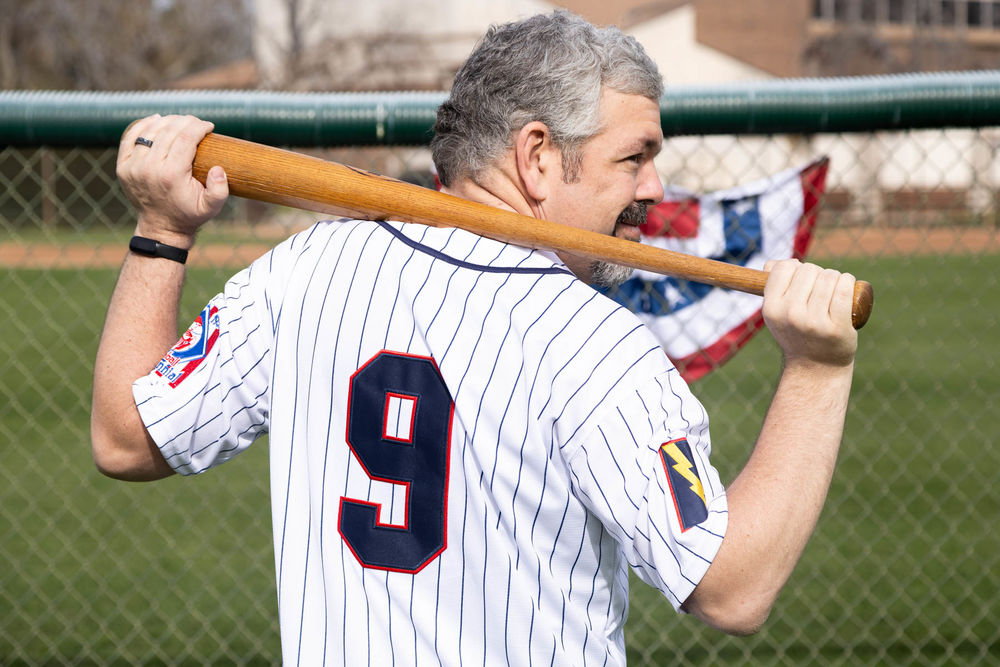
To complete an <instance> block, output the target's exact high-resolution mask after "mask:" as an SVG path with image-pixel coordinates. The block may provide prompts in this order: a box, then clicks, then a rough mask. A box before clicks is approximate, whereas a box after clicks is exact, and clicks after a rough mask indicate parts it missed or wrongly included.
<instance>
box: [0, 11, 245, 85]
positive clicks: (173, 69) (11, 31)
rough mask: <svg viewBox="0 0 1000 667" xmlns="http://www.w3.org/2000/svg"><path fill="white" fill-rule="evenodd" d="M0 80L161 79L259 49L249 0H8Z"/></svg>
mask: <svg viewBox="0 0 1000 667" xmlns="http://www.w3.org/2000/svg"><path fill="white" fill-rule="evenodd" d="M0 2H2V4H3V10H2V11H0V61H2V64H0V85H2V86H3V87H4V88H23V89H53V88H58V89H76V90H122V89H133V90H134V89H148V88H152V87H159V86H162V85H164V84H165V83H168V82H169V81H170V80H172V79H175V78H177V77H179V76H182V75H184V74H188V73H190V72H194V71H198V70H202V69H206V68H208V67H211V66H214V65H219V64H222V63H225V62H229V61H231V60H236V59H238V58H244V57H248V56H249V55H250V53H251V47H250V31H251V28H252V23H251V20H250V15H249V14H250V12H249V10H248V7H247V4H246V2H245V0H130V1H128V2H62V1H60V0H0Z"/></svg>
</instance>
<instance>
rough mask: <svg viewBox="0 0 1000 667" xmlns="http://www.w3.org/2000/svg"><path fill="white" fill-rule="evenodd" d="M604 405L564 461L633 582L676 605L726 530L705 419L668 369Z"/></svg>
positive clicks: (722, 495) (723, 502) (684, 386)
mask: <svg viewBox="0 0 1000 667" xmlns="http://www.w3.org/2000/svg"><path fill="white" fill-rule="evenodd" d="M609 403H610V404H611V407H609V408H607V409H606V410H605V411H604V412H603V414H602V416H601V417H600V418H599V419H598V422H597V424H596V425H595V427H594V428H593V429H592V430H591V431H590V432H589V434H588V435H587V437H586V438H585V440H584V441H583V443H582V444H581V445H580V447H579V448H578V449H577V450H576V451H575V452H574V454H573V456H572V458H571V459H570V461H569V464H570V468H571V470H572V474H573V481H574V486H575V489H576V493H577V494H578V495H579V497H580V498H581V499H582V501H583V502H584V503H585V504H587V506H588V508H589V509H590V510H591V511H592V512H593V513H594V514H595V515H597V516H598V517H599V518H600V520H601V521H602V523H603V524H604V526H605V528H606V529H607V530H608V531H609V532H610V533H611V534H612V535H613V536H614V537H615V539H616V540H617V541H618V543H619V544H620V545H621V547H622V550H623V553H624V555H625V558H626V559H627V561H628V563H629V565H630V566H631V567H632V569H633V570H634V571H635V572H636V574H637V575H638V576H639V578H641V579H642V580H643V581H645V582H646V583H648V584H650V585H652V586H654V587H655V588H657V589H659V590H660V591H662V592H663V593H664V595H665V596H666V597H667V598H668V599H669V600H670V601H671V603H672V604H673V606H674V608H675V609H679V608H680V605H681V604H683V602H684V600H686V599H687V597H688V596H689V595H690V594H691V592H692V591H693V590H694V588H695V586H697V584H698V582H699V581H700V580H701V578H702V576H704V574H705V572H706V571H707V570H708V566H709V565H710V564H711V562H712V559H713V558H714V557H715V554H716V553H717V552H718V550H719V546H720V545H721V544H722V538H723V537H724V535H725V532H726V526H727V519H728V510H727V504H726V494H725V489H724V488H723V486H722V483H721V481H720V478H719V474H718V472H717V471H716V469H715V468H714V467H713V466H712V464H711V462H710V460H709V455H710V453H711V444H710V438H709V431H708V415H707V413H706V412H705V409H704V408H703V407H702V405H701V403H700V402H699V401H698V400H697V399H696V398H695V397H694V396H693V395H692V394H691V392H690V390H689V389H688V386H687V383H686V382H684V380H683V379H682V378H681V377H680V375H679V373H678V372H677V370H676V369H675V368H673V367H669V369H668V370H665V371H662V372H660V373H658V374H656V375H654V376H652V377H649V378H648V379H647V380H645V381H644V382H640V383H638V384H637V385H634V386H632V387H629V388H627V389H623V390H622V391H620V392H616V393H615V394H614V395H613V400H611V401H610V402H609Z"/></svg>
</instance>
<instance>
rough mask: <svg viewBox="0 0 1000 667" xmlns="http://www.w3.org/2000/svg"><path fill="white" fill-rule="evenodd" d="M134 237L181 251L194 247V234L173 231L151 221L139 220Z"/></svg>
mask: <svg viewBox="0 0 1000 667" xmlns="http://www.w3.org/2000/svg"><path fill="white" fill-rule="evenodd" d="M134 234H135V236H138V237H141V238H147V239H152V240H154V241H156V242H158V243H162V244H163V245H168V246H173V247H174V248H180V249H181V250H190V249H191V248H192V247H194V241H195V235H194V233H193V232H192V233H186V232H178V231H174V230H173V229H171V228H170V227H169V226H167V225H162V224H155V223H153V222H152V221H149V220H146V219H143V218H139V223H138V224H137V225H136V226H135V232H134Z"/></svg>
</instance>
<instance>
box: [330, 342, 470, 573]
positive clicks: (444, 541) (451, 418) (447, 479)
mask: <svg viewBox="0 0 1000 667" xmlns="http://www.w3.org/2000/svg"><path fill="white" fill-rule="evenodd" d="M383 354H391V355H393V356H397V357H410V358H412V359H423V360H426V361H430V362H431V364H432V365H433V366H434V369H435V370H436V371H437V372H438V375H440V376H441V378H442V381H443V379H444V375H443V374H441V367H440V366H438V363H437V361H436V360H435V359H434V357H429V356H425V355H420V354H409V353H406V352H396V351H394V350H385V349H382V350H379V351H378V352H377V353H375V354H374V355H373V356H372V358H371V359H369V360H368V361H366V362H365V363H364V364H362V365H361V366H360V367H359V368H358V369H357V370H356V371H354V372H353V373H352V374H351V377H350V380H349V381H348V386H350V385H351V384H352V383H353V382H354V378H355V377H356V376H357V375H358V373H360V372H361V371H362V370H364V369H365V368H366V367H367V366H368V365H369V364H371V363H372V362H374V361H375V360H376V359H377V358H378V357H379V356H381V355H383ZM387 393H389V392H387ZM393 395H396V396H405V397H406V398H414V399H417V397H415V396H412V395H409V394H407V395H404V394H393ZM386 404H387V405H388V400H386ZM346 415H347V418H346V419H345V420H344V421H345V425H344V426H345V428H344V443H345V444H346V445H347V447H348V449H350V450H351V456H352V458H353V459H354V461H355V462H356V463H357V464H358V465H360V466H361V469H362V470H364V471H365V474H366V475H368V478H369V479H371V480H373V481H380V482H387V483H389V484H399V485H401V486H403V487H404V490H405V494H406V501H405V504H404V505H405V506H404V521H403V524H402V525H397V524H392V523H382V522H381V521H379V518H380V517H381V515H382V504H381V503H373V502H371V501H368V500H358V499H356V498H348V497H347V496H346V495H345V496H341V497H340V504H339V506H338V509H337V533H338V534H339V535H340V541H341V542H343V543H344V544H345V545H347V549H348V550H349V551H350V552H351V554H352V555H353V556H354V559H355V560H356V561H357V562H358V564H359V565H361V567H363V568H365V569H369V570H382V571H384V572H400V573H402V574H416V573H418V572H420V571H421V570H423V569H424V568H425V567H427V566H428V565H430V564H431V563H433V562H434V561H435V560H437V557H438V556H440V555H441V554H442V553H443V552H444V551H445V549H447V548H448V502H449V497H448V493H449V491H450V486H451V435H452V427H453V426H454V423H455V401H454V400H452V401H451V407H450V408H449V412H448V441H447V443H446V444H445V469H444V508H443V510H442V521H443V524H444V525H443V529H444V530H443V534H442V536H441V548H440V549H438V550H437V551H435V552H434V553H433V554H431V555H430V556H429V557H428V558H427V559H426V560H425V561H424V563H423V565H421V566H420V567H418V568H416V569H414V570H407V569H403V568H396V567H382V566H379V565H369V564H368V563H365V562H364V560H363V559H362V558H361V556H360V554H358V553H357V552H356V551H355V550H354V547H352V546H351V543H350V541H349V540H348V539H347V538H346V537H345V536H344V533H343V531H342V530H341V527H340V526H341V516H342V514H343V511H344V503H345V502H351V503H354V504H358V505H368V506H369V507H374V508H376V511H375V517H376V519H375V525H376V526H379V527H382V528H389V529H393V530H409V518H410V484H411V482H407V481H405V480H399V479H382V478H380V477H376V476H374V475H372V474H371V471H369V470H368V468H367V466H365V464H364V462H363V461H362V460H361V457H360V456H358V455H357V452H355V451H354V447H352V446H351V441H350V438H349V437H348V434H349V433H350V432H351V419H350V415H351V392H350V391H349V392H347V412H346ZM383 419H384V415H383ZM415 422H416V406H414V414H413V419H412V420H411V421H410V438H411V442H412V438H413V428H414V423H415ZM381 430H382V433H383V436H384V435H385V422H384V421H383V425H382V429H381ZM386 439H387V440H394V439H393V438H386ZM396 441H397V442H401V441H399V440H396ZM345 493H346V491H345Z"/></svg>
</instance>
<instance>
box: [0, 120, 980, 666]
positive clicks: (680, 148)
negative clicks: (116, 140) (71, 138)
mask: <svg viewBox="0 0 1000 667" xmlns="http://www.w3.org/2000/svg"><path fill="white" fill-rule="evenodd" d="M998 146H1000V130H998V129H997V128H993V127H986V128H966V129H948V130H944V129H936V130H910V131H897V132H882V131H880V132H857V133H844V134H840V133H827V134H815V135H774V136H769V137H753V136H747V137H741V136H735V135H733V136H711V137H709V136H693V137H691V136H689V137H677V138H673V139H668V141H667V142H666V143H665V147H664V151H663V154H662V155H661V157H660V159H659V161H658V167H659V169H660V171H661V174H662V177H663V180H664V182H665V183H667V184H670V185H677V186H683V187H685V188H688V189H690V190H694V191H699V192H705V191H709V190H714V189H719V188H728V187H732V186H735V185H739V184H741V183H745V182H748V181H750V180H754V179H757V178H760V177H762V176H766V175H768V174H772V173H775V172H777V171H780V170H782V169H785V168H789V167H794V166H799V165H801V164H803V163H804V162H806V161H808V160H810V159H812V158H814V157H816V156H819V155H827V156H829V157H830V167H829V175H828V178H827V187H826V194H825V197H824V198H823V200H822V204H821V210H820V213H819V217H818V222H817V226H816V232H815V238H814V241H813V243H812V246H811V247H810V250H809V258H810V259H812V260H814V261H817V262H819V263H821V264H825V265H829V266H834V267H837V268H842V269H846V270H850V271H852V272H854V273H855V274H856V275H858V276H859V277H862V278H865V279H867V280H869V281H870V282H872V283H873V284H874V286H875V290H876V305H875V310H874V313H873V316H872V319H871V321H870V322H869V323H868V325H867V326H866V327H865V328H864V329H863V330H862V332H861V348H860V353H859V358H858V364H857V373H856V380H855V386H854V391H853V395H852V404H851V407H850V412H849V415H848V422H847V428H846V434H845V437H844V445H843V449H842V453H841V456H840V461H839V465H838V470H837V473H836V475H835V478H834V481H833V487H832V489H831V492H830V496H829V500H828V503H827V506H826V509H825V511H824V514H823V516H822V517H821V520H820V523H819V526H818V529H817V531H816V534H815V536H814V537H813V539H812V541H811V542H810V544H809V546H808V548H807V551H806V553H805V555H804V557H803V560H802V562H801V563H800V565H799V567H798V568H797V570H796V571H795V573H794V574H793V576H792V579H791V581H790V582H789V584H788V586H787V588H786V589H785V591H784V592H783V594H782V596H781V597H780V599H779V601H778V603H777V606H776V608H775V611H774V612H773V614H772V617H771V619H770V620H769V621H768V624H767V625H766V626H765V627H764V629H763V630H762V631H761V632H760V633H759V634H757V635H755V636H753V637H749V638H731V637H726V636H723V635H721V634H719V633H717V632H715V631H712V630H709V629H706V628H703V627H701V626H700V625H699V624H698V623H697V622H696V621H695V620H694V619H692V618H689V617H686V616H677V615H675V614H674V613H673V611H672V609H671V608H670V606H669V604H668V603H667V602H666V601H665V600H663V599H662V598H661V597H660V596H659V595H658V594H656V593H654V592H653V591H652V590H651V589H649V588H647V587H645V585H643V584H641V583H640V582H638V581H636V582H634V586H633V595H632V606H631V614H630V620H629V624H628V628H627V634H626V636H627V642H628V650H629V659H630V663H631V664H634V665H665V664H681V665H696V664H697V665H708V664H826V665H841V664H851V665H853V664H918V665H932V664H949V665H950V664H983V663H988V662H992V661H997V660H1000V626H998V624H997V622H996V619H997V618H1000V601H998V599H1000V596H998V592H1000V587H998V583H1000V536H998V534H997V532H996V531H995V530H994V526H995V525H996V524H997V520H998V518H1000V495H998V493H997V491H996V489H995V487H994V486H993V485H994V484H995V483H997V480H998V477H1000V475H998V471H1000V444H998V442H997V436H998V434H1000V407H998V406H997V405H996V401H997V398H998V397H1000V380H998V378H1000V374H998V369H997V353H996V344H997V341H998V340H1000V323H998V313H1000V289H998V279H997V271H996V269H997V267H998V266H1000V265H998V259H1000V244H998V239H1000V218H998V215H1000V211H998V204H1000V199H998V197H1000V174H998V171H1000V164H998V161H997V159H996V157H997V150H998ZM310 152H315V153H317V154H321V155H323V156H325V157H329V158H330V159H334V160H336V161H338V162H344V163H348V164H352V165H355V166H358V167H362V168H364V169H368V170H371V171H375V172H379V173H385V174H390V175H394V176H397V177H402V178H405V179H409V180H414V181H421V182H424V183H427V182H428V179H429V173H430V172H429V167H430V161H429V156H428V154H427V151H426V150H425V149H422V148H403V147H388V148H368V149H341V150H335V151H322V152H321V151H318V150H314V151H310ZM114 162H115V150H114V149H110V148H86V147H66V148H54V147H45V146H41V147H40V146H19V147H18V146H7V147H4V148H2V149H0V285H2V290H0V317H2V318H3V321H4V322H5V326H4V327H3V328H2V331H0V363H2V366H3V373H2V375H0V452H2V457H0V534H2V540H0V563H2V564H3V567H2V568H0V663H2V664H11V665H13V664H31V665H41V664H46V665H48V664H160V663H163V664H274V663H277V662H278V661H279V659H280V658H279V656H280V652H279V643H278V628H277V611H276V607H277V606H276V601H275V591H274V574H273V556H272V547H271V532H270V514H269V499H268V473H267V452H266V443H263V442H261V443H257V445H255V446H254V447H252V448H251V449H250V450H249V451H248V452H247V453H246V454H245V455H243V456H241V457H238V458H237V459H236V460H234V461H233V462H231V463H229V464H228V465H226V466H225V467H224V468H223V469H221V470H219V471H216V472H212V473H210V474H208V475H203V476H199V477H198V478H195V479H185V480H181V479H179V478H172V479H168V480H164V481H161V482H157V483H155V484H128V483H122V482H115V481H112V480H109V479H105V478H102V477H101V476H100V475H99V474H98V473H97V471H96V469H95V468H94V466H93V464H92V461H91V458H90V449H89V447H90V443H89V433H88V429H89V406H90V391H91V378H92V376H93V360H94V356H95V352H96V347H97V341H98V337H99V335H100V329H101V324H102V321H103V316H104V310H105V308H106V305H107V301H108V298H109V295H110V293H111V290H112V287H113V285H114V281H115V278H116V274H117V267H118V266H119V264H120V262H121V260H122V258H123V257H124V254H125V246H126V244H127V240H128V238H129V236H130V234H131V229H132V226H133V224H134V220H133V216H132V212H131V210H130V207H129V204H128V202H127V201H125V199H124V197H123V195H122V193H121V191H120V189H119V187H118V185H117V183H116V181H115V177H114ZM317 217H318V216H317V215H315V214H310V213H303V212H301V211H294V210H290V209H283V208H278V207H274V206H269V205H264V204H259V203H255V202H249V201H245V200H236V201H232V202H230V203H229V204H228V205H227V208H226V210H225V211H224V213H223V215H222V216H221V218H220V220H219V221H218V222H217V223H215V224H213V225H212V226H211V227H209V228H207V229H206V230H205V231H204V232H203V233H202V236H201V238H200V243H199V246H198V247H197V248H196V250H195V251H194V252H193V254H192V259H191V262H190V263H191V266H192V268H191V271H190V275H189V279H188V284H187V286H186V292H185V296H184V303H183V305H182V319H185V320H186V319H193V317H194V315H195V314H196V312H197V311H198V310H199V309H200V308H201V306H202V305H203V304H204V303H205V302H207V300H208V299H209V298H210V297H211V296H212V295H214V294H215V292H216V291H218V289H219V287H220V286H221V284H222V282H223V281H224V280H225V279H226V278H227V277H228V276H229V275H230V274H232V273H234V272H235V271H236V270H238V269H239V268H241V267H242V266H244V265H245V264H246V263H247V262H248V261H250V260H252V259H253V258H254V257H255V256H258V255H259V254H260V253H262V252H264V251H265V250H266V248H268V247H269V246H270V245H272V244H273V243H275V242H276V241H277V240H279V239H281V238H283V237H284V236H286V235H287V234H289V233H291V232H292V231H295V230H297V229H299V228H301V227H303V226H305V225H307V224H309V223H310V222H312V221H313V220H315V219H317ZM184 313H186V315H184ZM779 364H780V359H779V355H778V350H777V348H776V346H775V345H774V344H773V342H772V341H771V340H770V338H769V336H768V334H767V333H766V332H765V333H762V334H760V335H758V336H757V337H755V338H754V339H753V340H752V341H751V342H750V344H748V345H747V346H746V347H745V348H744V349H743V350H741V351H740V352H739V353H738V354H737V355H736V356H735V357H734V358H733V359H732V360H731V361H730V362H728V363H727V364H726V365H724V366H723V367H721V368H720V369H718V370H716V371H714V372H712V373H711V374H709V375H708V376H706V377H705V378H703V379H701V380H698V381H697V382H695V383H694V385H693V388H694V391H695V393H696V394H697V395H698V396H699V397H700V398H701V399H702V401H703V402H704V403H705V404H706V407H707V408H708V410H709V413H710V414H711V415H712V416H713V442H714V443H715V461H716V464H717V465H718V466H719V467H720V470H721V472H722V475H723V478H724V479H726V480H728V479H732V477H733V476H734V475H735V474H736V472H737V471H738V470H739V469H740V467H741V466H742V465H743V463H744V462H745V460H746V458H747V456H748V453H749V451H750V449H751V447H752V443H753V438H754V436H755V435H756V433H757V431H758V429H759V426H760V423H761V420H762V419H763V412H764V410H765V408H766V406H767V404H768V402H769V399H770V395H771V393H772V391H773V389H774V383H775V380H776V378H777V375H778V371H779Z"/></svg>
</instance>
